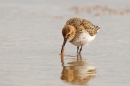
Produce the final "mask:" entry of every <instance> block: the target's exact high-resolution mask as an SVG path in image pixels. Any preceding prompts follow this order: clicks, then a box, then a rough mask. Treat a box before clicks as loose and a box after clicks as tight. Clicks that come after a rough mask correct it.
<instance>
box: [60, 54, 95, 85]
mask: <svg viewBox="0 0 130 86" xmlns="http://www.w3.org/2000/svg"><path fill="white" fill-rule="evenodd" d="M64 57H66V56H65V55H61V64H62V67H63V69H62V72H61V77H60V79H61V80H63V81H65V82H67V83H71V84H78V85H79V84H80V85H84V84H87V83H88V82H89V81H90V80H91V79H92V78H94V77H95V76H96V69H95V67H94V66H90V65H89V64H88V61H87V60H85V59H83V58H82V56H81V55H80V54H77V56H76V58H75V59H71V58H70V59H71V61H68V60H67V62H65V60H64Z"/></svg>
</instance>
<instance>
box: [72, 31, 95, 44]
mask: <svg viewBox="0 0 130 86" xmlns="http://www.w3.org/2000/svg"><path fill="white" fill-rule="evenodd" d="M95 36H96V35H94V36H90V35H89V33H88V32H86V31H84V32H83V33H82V34H81V35H78V36H76V37H75V38H74V39H73V40H72V41H70V43H72V44H73V45H75V46H83V45H87V44H89V43H90V42H91V41H92V40H94V38H95Z"/></svg>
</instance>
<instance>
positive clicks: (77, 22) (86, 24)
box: [66, 18, 100, 36]
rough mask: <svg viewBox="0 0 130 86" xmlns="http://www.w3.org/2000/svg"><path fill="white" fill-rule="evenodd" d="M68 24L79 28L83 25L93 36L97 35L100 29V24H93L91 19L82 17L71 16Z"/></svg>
mask: <svg viewBox="0 0 130 86" xmlns="http://www.w3.org/2000/svg"><path fill="white" fill-rule="evenodd" d="M66 25H72V26H74V27H75V28H76V29H77V30H78V29H80V27H81V26H82V27H83V28H84V29H85V30H86V31H87V32H88V33H89V34H90V35H91V36H93V35H95V34H96V33H97V31H98V30H99V29H100V28H99V27H98V26H96V25H93V24H92V23H91V22H90V21H88V20H86V19H81V18H71V19H69V20H68V21H67V22H66Z"/></svg>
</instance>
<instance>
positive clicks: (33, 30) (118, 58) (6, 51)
mask: <svg viewBox="0 0 130 86" xmlns="http://www.w3.org/2000/svg"><path fill="white" fill-rule="evenodd" d="M120 1H121V0H120ZM111 2H113V1H111V0H106V1H102V0H99V2H97V1H95V0H92V1H91V2H89V3H88V2H87V1H82V2H80V1H74V0H72V1H61V0H57V2H54V3H53V2H50V1H46V0H37V1H35V0H33V1H32V0H28V1H26V0H21V1H17V0H12V1H10V0H3V1H0V65H1V66H0V86H74V85H76V86H86V85H87V86H117V85H118V86H129V85H130V82H129V80H130V74H129V72H130V66H129V65H130V58H129V56H130V53H129V51H130V45H129V43H130V39H129V37H130V34H129V32H130V29H129V27H130V24H129V22H130V14H129V13H125V14H123V15H120V14H114V15H113V14H112V15H111V14H109V12H108V13H107V14H104V13H102V14H101V15H98V16H96V15H95V12H92V13H90V14H88V13H86V12H84V11H83V12H82V11H80V12H79V13H75V12H73V11H70V9H71V8H72V7H73V6H81V7H82V6H86V5H94V6H96V5H97V4H99V5H101V7H103V6H108V7H109V8H113V9H115V8H118V9H119V8H120V7H124V8H127V9H128V8H129V3H130V2H129V1H128V0H126V1H123V2H122V1H121V3H119V2H117V1H114V2H113V4H111ZM74 16H77V17H82V18H86V19H88V20H90V21H91V22H92V23H94V24H96V25H98V26H99V27H100V28H101V30H100V31H99V33H98V35H97V37H96V39H95V40H94V41H93V42H92V43H91V44H89V45H88V46H84V47H83V51H82V55H81V56H79V55H78V56H77V55H76V47H75V46H73V45H72V44H70V43H67V44H66V47H65V56H60V55H59V54H60V49H61V45H62V42H63V38H62V35H61V29H62V28H63V26H64V24H65V22H66V20H68V19H69V18H71V17H74ZM77 57H78V58H77ZM80 57H82V58H80Z"/></svg>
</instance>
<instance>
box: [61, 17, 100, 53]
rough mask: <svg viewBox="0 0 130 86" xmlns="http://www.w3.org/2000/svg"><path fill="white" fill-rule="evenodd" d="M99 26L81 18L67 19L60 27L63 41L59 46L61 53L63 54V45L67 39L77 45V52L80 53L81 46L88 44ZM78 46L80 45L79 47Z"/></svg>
mask: <svg viewBox="0 0 130 86" xmlns="http://www.w3.org/2000/svg"><path fill="white" fill-rule="evenodd" d="M99 29H100V28H99V27H98V26H96V25H93V24H92V23H91V22H90V21H88V20H86V19H82V18H71V19H69V20H68V21H67V22H66V24H65V26H64V27H63V29H62V35H63V38H64V42H63V45H62V48H61V54H62V55H63V54H64V46H65V44H66V42H67V41H69V42H70V43H72V44H73V45H75V46H77V53H78V54H81V51H82V46H84V45H88V44H89V43H90V42H91V41H92V40H94V38H95V36H96V35H97V32H98V31H99ZM79 47H81V48H80V49H79Z"/></svg>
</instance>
